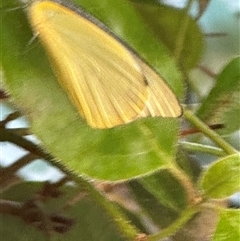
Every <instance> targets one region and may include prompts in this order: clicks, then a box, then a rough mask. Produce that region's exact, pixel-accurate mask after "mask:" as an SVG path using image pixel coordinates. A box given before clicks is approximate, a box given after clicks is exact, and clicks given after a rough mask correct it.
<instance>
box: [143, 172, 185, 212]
mask: <svg viewBox="0 0 240 241" xmlns="http://www.w3.org/2000/svg"><path fill="white" fill-rule="evenodd" d="M139 182H140V183H141V184H142V185H143V186H144V187H145V188H146V189H147V190H148V191H149V192H150V193H152V194H153V195H154V196H155V197H156V198H157V199H158V200H159V202H160V203H162V204H163V205H164V206H165V207H168V208H171V209H172V210H174V211H176V212H179V213H180V212H181V211H182V210H184V209H185V207H186V205H187V198H186V191H185V189H184V187H183V186H182V185H181V183H180V182H179V180H177V179H176V177H174V175H173V174H172V173H171V171H170V170H168V169H164V170H160V171H159V172H156V173H154V174H152V175H149V176H146V177H143V178H141V179H140V180H139Z"/></svg>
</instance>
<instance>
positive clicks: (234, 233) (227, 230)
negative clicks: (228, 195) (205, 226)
mask: <svg viewBox="0 0 240 241" xmlns="http://www.w3.org/2000/svg"><path fill="white" fill-rule="evenodd" d="M239 227H240V210H233V209H223V210H221V212H220V220H219V222H218V225H217V228H216V231H215V234H214V236H213V238H212V241H237V240H240V229H239Z"/></svg>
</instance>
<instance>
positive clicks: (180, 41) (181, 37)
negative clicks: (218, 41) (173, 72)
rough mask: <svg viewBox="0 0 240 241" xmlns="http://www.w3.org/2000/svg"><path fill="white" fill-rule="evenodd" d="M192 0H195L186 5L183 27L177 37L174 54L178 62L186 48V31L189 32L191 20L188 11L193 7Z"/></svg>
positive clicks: (189, 0)
mask: <svg viewBox="0 0 240 241" xmlns="http://www.w3.org/2000/svg"><path fill="white" fill-rule="evenodd" d="M192 2H193V0H188V2H187V5H186V7H185V15H184V18H183V21H182V24H181V27H180V29H179V32H178V35H177V37H176V43H175V52H174V56H175V58H176V60H177V62H179V60H180V58H181V54H182V51H183V48H184V42H185V39H186V33H187V29H188V24H189V20H190V18H189V16H188V15H187V13H188V11H189V9H190V7H191V4H192Z"/></svg>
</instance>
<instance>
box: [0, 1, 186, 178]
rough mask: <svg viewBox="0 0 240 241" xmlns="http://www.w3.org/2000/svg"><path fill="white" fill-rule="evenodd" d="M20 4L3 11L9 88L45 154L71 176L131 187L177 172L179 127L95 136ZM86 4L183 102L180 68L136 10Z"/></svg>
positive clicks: (149, 124) (156, 123) (165, 122)
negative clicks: (135, 181)
mask: <svg viewBox="0 0 240 241" xmlns="http://www.w3.org/2000/svg"><path fill="white" fill-rule="evenodd" d="M14 3H15V1H13V0H11V1H10V0H4V1H3V8H2V9H3V10H1V11H2V24H1V26H2V31H1V33H0V34H1V37H0V41H1V49H0V51H1V56H2V59H1V61H2V63H1V64H2V68H3V74H4V80H5V83H6V87H7V89H8V91H9V92H10V94H11V96H12V98H13V100H14V103H15V104H17V105H18V106H19V107H20V108H21V110H22V111H23V113H24V114H26V115H27V118H28V120H29V122H30V125H31V130H32V132H33V133H34V134H35V135H36V136H37V137H38V138H39V139H40V140H41V142H42V145H43V147H44V148H46V149H47V150H48V151H49V152H50V153H51V154H52V155H53V156H55V157H56V159H58V160H61V161H62V163H63V165H66V166H67V167H68V168H69V169H71V170H73V171H75V172H77V173H79V174H82V173H84V174H86V175H88V176H91V177H95V178H99V179H108V180H109V179H110V180H119V179H128V178H132V177H134V176H138V175H143V174H146V173H149V172H152V171H154V170H156V169H159V168H162V167H165V166H166V165H169V163H171V162H172V161H173V160H174V158H175V151H176V149H175V147H174V145H175V143H176V140H177V132H178V125H179V123H178V122H179V121H178V120H177V119H165V118H145V119H143V120H138V121H135V122H133V123H131V124H128V125H124V126H120V127H117V128H112V129H107V130H96V129H92V128H90V127H89V126H88V125H87V124H86V123H85V121H84V120H83V119H82V118H81V117H80V116H79V115H78V113H77V110H76V108H75V107H74V106H73V105H72V103H71V102H70V100H69V99H68V96H67V94H66V93H65V92H64V90H63V89H62V88H61V87H60V85H59V84H58V81H57V79H56V77H55V76H54V74H53V72H52V69H51V68H50V64H49V62H48V59H47V57H46V55H45V51H44V49H43V48H42V47H41V45H40V43H39V42H38V41H37V40H36V39H35V40H34V41H33V36H34V34H33V32H32V31H31V28H30V26H29V23H28V20H27V18H26V13H25V11H24V9H23V8H22V6H19V5H15V8H12V9H11V6H13V5H14ZM81 4H82V6H83V7H84V8H85V9H89V10H90V11H91V12H92V13H93V14H94V15H95V16H97V17H99V18H100V19H101V20H102V21H103V20H104V22H105V23H106V24H107V25H108V26H110V27H112V28H113V29H115V30H116V29H118V32H121V33H122V34H121V36H122V37H123V39H124V40H126V41H128V42H129V43H130V44H131V45H132V46H134V47H135V49H136V50H137V51H138V52H140V53H141V54H142V55H143V56H144V57H146V58H147V60H148V61H149V62H151V63H152V64H153V65H154V67H155V68H156V69H157V70H160V71H161V74H162V75H163V76H164V77H165V78H166V79H167V80H169V84H171V86H172V88H173V89H174V90H176V92H177V93H178V94H180V95H181V93H182V85H181V81H180V79H181V78H180V74H179V72H178V71H177V68H176V67H175V65H174V62H173V60H172V59H171V58H170V57H169V56H168V55H167V54H166V51H165V47H164V46H163V45H162V44H161V43H159V42H158V41H157V40H156V39H155V38H154V37H152V36H151V33H149V32H148V29H146V28H145V27H144V24H143V23H142V21H141V19H139V18H138V15H137V14H136V12H135V11H134V10H133V9H132V8H131V6H129V5H127V4H126V3H125V2H124V1H123V0H116V1H114V2H113V1H110V0H104V1H100V2H99V1H96V0H92V1H91V2H90V1H86V0H82V1H81ZM8 8H10V9H11V11H9V10H7V9H8ZM130 20H131V21H130ZM116 32H117V31H116Z"/></svg>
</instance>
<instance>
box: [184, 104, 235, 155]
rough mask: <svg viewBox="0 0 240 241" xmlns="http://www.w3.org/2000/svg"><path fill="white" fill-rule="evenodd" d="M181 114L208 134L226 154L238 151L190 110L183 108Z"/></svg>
mask: <svg viewBox="0 0 240 241" xmlns="http://www.w3.org/2000/svg"><path fill="white" fill-rule="evenodd" d="M183 115H184V117H185V118H186V119H187V120H188V121H189V122H190V123H192V124H194V125H195V126H196V127H197V128H198V129H199V130H200V131H201V132H202V133H204V134H205V135H206V136H208V137H209V138H210V139H211V140H212V141H213V142H215V143H216V144H217V145H218V146H219V147H221V148H222V149H223V150H224V151H225V152H226V153H227V154H229V155H232V154H235V153H238V151H237V150H235V149H234V148H233V147H232V146H231V145H229V144H228V143H227V142H226V141H225V140H224V139H223V138H222V137H221V136H219V135H218V134H217V133H216V132H215V131H213V130H211V129H210V128H209V127H208V125H206V124H205V123H204V122H202V121H201V120H200V119H199V118H198V117H197V116H195V115H194V114H193V112H192V111H190V110H187V109H185V110H184V113H183Z"/></svg>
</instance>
